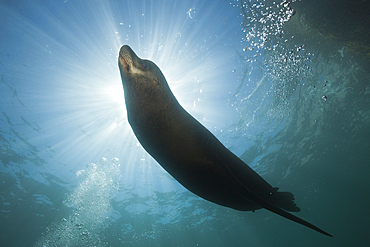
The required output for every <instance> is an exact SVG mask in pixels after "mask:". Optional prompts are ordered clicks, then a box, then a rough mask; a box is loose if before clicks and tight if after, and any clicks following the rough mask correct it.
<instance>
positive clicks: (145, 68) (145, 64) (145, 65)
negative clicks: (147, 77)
mask: <svg viewBox="0 0 370 247" xmlns="http://www.w3.org/2000/svg"><path fill="white" fill-rule="evenodd" d="M148 68H149V66H148V64H147V63H146V62H143V69H144V70H147V69H148Z"/></svg>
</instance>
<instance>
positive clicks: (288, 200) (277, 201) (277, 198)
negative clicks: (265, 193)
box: [271, 187, 301, 212]
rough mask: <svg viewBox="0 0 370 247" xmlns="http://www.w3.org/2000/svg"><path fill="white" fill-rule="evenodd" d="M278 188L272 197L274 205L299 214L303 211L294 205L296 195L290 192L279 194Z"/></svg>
mask: <svg viewBox="0 0 370 247" xmlns="http://www.w3.org/2000/svg"><path fill="white" fill-rule="evenodd" d="M278 189H279V188H277V187H275V188H274V192H273V193H272V195H271V201H272V202H273V204H274V205H276V206H278V207H279V208H282V209H284V210H287V211H290V212H299V211H301V209H300V208H299V207H297V205H296V204H295V203H294V195H293V194H292V193H290V192H280V191H279V192H278Z"/></svg>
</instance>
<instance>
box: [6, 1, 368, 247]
mask: <svg viewBox="0 0 370 247" xmlns="http://www.w3.org/2000/svg"><path fill="white" fill-rule="evenodd" d="M293 2H295V1H293ZM243 3H244V4H245V5H244V8H242V7H241V4H240V1H231V0H229V1H225V0H216V1H208V0H207V1H199V0H189V1H177V0H163V1H156V0H152V1H145V0H138V1H113V0H111V1H110V0H104V1H74V0H65V1H23V0H19V1H1V2H0V35H1V36H0V40H1V46H0V76H1V80H0V110H1V113H0V149H1V153H0V199H1V201H0V246H258V247H260V246H275V247H276V246H367V244H368V242H369V240H370V237H369V235H368V229H369V226H370V225H369V219H370V211H369V208H370V198H369V195H370V189H369V188H370V182H369V175H370V142H369V140H370V100H369V95H370V83H369V78H370V76H369V72H368V71H369V70H368V69H367V68H368V67H366V65H365V64H364V61H363V60H361V59H359V58H358V57H357V56H356V55H355V54H353V53H352V52H351V50H350V49H349V48H348V47H347V46H345V45H344V44H343V43H342V42H340V41H338V40H335V39H333V38H328V37H326V36H325V35H323V34H320V33H319V32H318V31H317V30H316V29H315V28H314V27H310V26H309V25H308V24H307V23H305V18H304V13H301V12H298V11H297V13H296V14H295V15H292V13H290V12H289V10H290V9H289V6H285V5H284V4H280V1H277V3H272V1H243ZM261 13H262V14H261ZM270 14H271V15H270ZM278 17H279V18H278ZM280 17H281V18H280ZM123 44H128V45H130V47H131V48H132V49H133V50H134V51H135V52H136V54H137V55H138V56H139V57H141V58H146V59H150V60H152V61H153V62H155V63H156V64H157V65H158V66H159V67H160V68H161V70H162V72H163V73H164V75H165V76H166V78H167V81H168V82H169V85H170V87H171V89H172V91H173V92H174V94H175V96H176V97H177V99H178V100H179V102H180V103H181V104H182V105H183V106H184V108H185V109H186V110H187V111H189V112H190V113H191V114H192V115H193V116H194V117H195V118H197V119H198V120H199V121H200V122H201V123H202V124H203V125H205V126H206V127H207V128H208V129H209V130H210V131H211V132H212V133H214V134H215V135H216V136H217V137H218V138H219V139H220V140H221V141H222V143H223V144H224V145H225V146H226V147H228V148H229V149H230V150H231V151H233V152H234V153H235V154H236V155H238V156H240V157H241V158H242V159H243V160H244V161H245V162H246V163H247V164H249V165H250V166H251V167H252V168H253V169H255V170H256V171H257V172H258V173H259V174H260V175H262V176H263V177H264V178H265V179H266V180H267V181H268V182H269V183H270V184H271V185H273V186H277V187H279V188H280V189H281V190H282V191H290V192H292V193H293V194H294V195H295V198H296V203H297V205H298V206H299V207H300V208H301V212H299V213H296V215H297V216H299V217H302V218H303V219H305V220H307V221H309V222H311V223H313V224H315V225H317V226H319V227H320V228H322V229H324V230H325V231H327V232H329V233H330V234H332V235H333V236H334V237H333V238H329V237H326V236H324V235H321V234H319V233H317V232H314V231H312V230H310V229H308V228H305V227H303V226H300V225H298V224H296V223H294V222H291V221H289V220H286V219H284V218H282V217H280V216H278V215H275V214H273V213H271V212H269V211H267V210H264V209H262V210H258V211H256V212H254V213H252V212H238V211H235V210H232V209H229V208H225V207H221V206H219V205H216V204H212V203H210V202H207V201H205V200H203V199H201V198H199V197H197V196H196V195H194V194H192V193H191V192H188V191H187V190H186V189H184V188H183V187H182V186H181V185H180V184H179V183H178V182H177V181H176V180H174V179H173V178H172V177H171V176H170V175H169V174H167V173H166V172H165V171H164V170H163V169H162V168H161V167H160V166H159V165H158V164H157V163H156V162H155V161H154V160H153V159H152V158H151V157H150V156H149V155H148V154H147V153H146V152H145V150H144V149H143V148H142V147H141V145H140V144H139V143H138V141H137V139H136V138H135V136H134V134H133V132H132V130H131V128H130V126H129V124H128V122H127V117H126V109H125V103H124V98H123V89H122V83H121V78H120V74H119V70H118V65H117V59H118V51H119V48H120V46H121V45H123ZM324 96H325V97H324Z"/></svg>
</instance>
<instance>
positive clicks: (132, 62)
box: [118, 45, 167, 90]
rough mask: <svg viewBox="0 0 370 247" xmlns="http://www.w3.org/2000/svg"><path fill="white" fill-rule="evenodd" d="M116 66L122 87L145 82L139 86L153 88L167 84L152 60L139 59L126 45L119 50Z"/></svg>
mask: <svg viewBox="0 0 370 247" xmlns="http://www.w3.org/2000/svg"><path fill="white" fill-rule="evenodd" d="M118 66H119V69H120V72H121V78H122V83H123V86H124V87H126V86H129V84H132V83H137V84H138V83H140V84H143V83H145V84H143V85H141V86H145V87H152V90H153V89H154V88H153V86H160V85H161V84H163V83H165V84H167V82H166V79H165V77H164V75H163V74H162V72H161V70H160V69H159V68H158V67H157V65H156V64H155V63H153V62H152V61H149V60H145V59H140V58H139V57H138V56H137V55H136V54H135V52H134V51H133V50H132V49H131V48H130V47H129V46H128V45H123V46H122V47H121V49H120V51H119V58H118ZM135 86H139V85H135Z"/></svg>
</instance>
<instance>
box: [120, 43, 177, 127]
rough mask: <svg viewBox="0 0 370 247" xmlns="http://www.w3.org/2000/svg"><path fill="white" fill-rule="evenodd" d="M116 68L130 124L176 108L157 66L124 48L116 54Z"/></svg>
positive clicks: (172, 96) (175, 103)
mask: <svg viewBox="0 0 370 247" xmlns="http://www.w3.org/2000/svg"><path fill="white" fill-rule="evenodd" d="M118 66H119V70H120V72H121V79H122V84H123V89H124V94H125V102H126V109H127V116H128V119H129V122H130V124H131V123H134V124H135V123H139V122H141V123H143V122H144V119H143V118H150V117H152V116H154V115H155V114H157V113H158V112H159V111H161V112H164V111H163V110H164V109H168V108H169V107H174V105H177V104H178V103H177V101H176V98H175V97H174V95H173V94H172V92H171V89H170V88H169V86H168V83H167V81H166V79H165V77H164V75H163V74H162V72H161V70H160V69H159V68H158V67H157V65H156V64H155V63H153V62H152V61H149V60H145V59H141V58H139V57H138V56H137V55H136V54H135V52H134V51H133V50H132V49H131V48H130V47H129V46H128V45H123V46H122V47H121V49H120V51H119V57H118Z"/></svg>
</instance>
